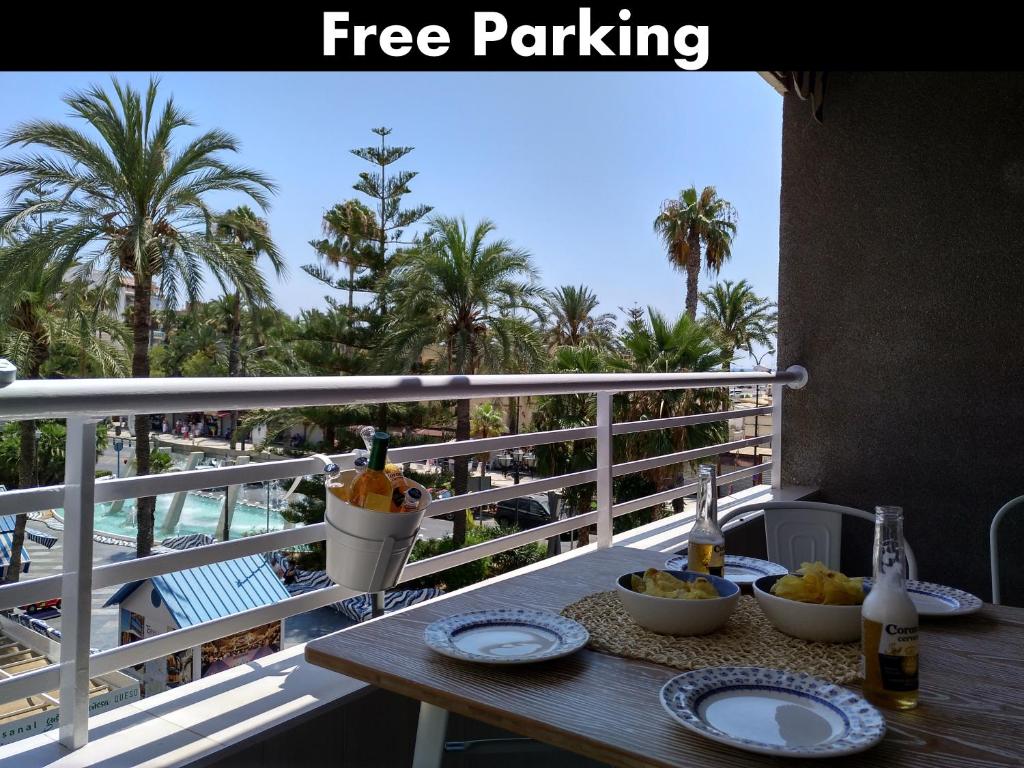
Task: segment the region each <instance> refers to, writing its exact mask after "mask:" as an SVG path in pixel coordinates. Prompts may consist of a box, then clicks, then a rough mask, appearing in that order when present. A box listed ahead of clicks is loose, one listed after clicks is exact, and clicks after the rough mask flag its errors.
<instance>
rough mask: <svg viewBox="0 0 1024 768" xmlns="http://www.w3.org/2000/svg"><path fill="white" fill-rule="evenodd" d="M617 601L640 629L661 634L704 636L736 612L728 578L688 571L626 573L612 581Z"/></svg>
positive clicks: (735, 596) (736, 591)
mask: <svg viewBox="0 0 1024 768" xmlns="http://www.w3.org/2000/svg"><path fill="white" fill-rule="evenodd" d="M615 585H616V587H617V588H618V593H619V599H620V600H622V604H623V606H624V607H625V608H626V611H627V612H628V613H629V615H630V616H631V617H632V618H633V620H634V621H635V622H636V623H637V624H639V625H640V626H642V627H644V628H646V629H649V630H651V631H652V632H658V633H660V634H664V635H706V634H707V633H709V632H714V631H715V630H716V629H718V628H719V627H720V626H722V624H724V623H725V622H726V621H727V620H728V618H729V616H730V615H732V612H733V611H734V610H735V609H736V602H737V601H738V600H739V596H740V590H739V587H737V586H736V585H735V584H733V583H732V582H731V581H729V580H728V579H723V578H719V577H718V576H709V575H708V574H706V573H693V572H691V571H659V570H657V569H654V568H648V569H647V570H646V571H639V572H634V573H626V574H623V575H622V576H620V577H619V578H618V580H617V581H616V584H615Z"/></svg>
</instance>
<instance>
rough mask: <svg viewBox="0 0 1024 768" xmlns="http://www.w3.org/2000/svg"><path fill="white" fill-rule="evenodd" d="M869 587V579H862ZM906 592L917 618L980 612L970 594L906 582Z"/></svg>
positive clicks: (979, 601)
mask: <svg viewBox="0 0 1024 768" xmlns="http://www.w3.org/2000/svg"><path fill="white" fill-rule="evenodd" d="M864 586H866V587H868V586H871V579H864ZM907 592H908V593H909V594H910V599H911V600H912V601H913V603H914V607H916V608H917V615H918V616H966V615H967V614H969V613H977V612H978V611H980V610H981V606H982V601H981V598H980V597H975V596H974V595H972V594H971V593H970V592H964V591H963V590H960V589H955V588H953V587H945V586H943V585H942V584H932V583H931V582H928V581H909V580H908V581H907Z"/></svg>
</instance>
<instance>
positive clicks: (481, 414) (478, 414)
mask: <svg viewBox="0 0 1024 768" xmlns="http://www.w3.org/2000/svg"><path fill="white" fill-rule="evenodd" d="M504 426H505V415H504V414H503V413H502V412H501V411H499V410H498V409H497V408H495V407H494V405H493V404H492V403H481V404H480V405H478V406H477V407H476V408H474V409H473V413H472V414H471V415H470V417H469V430H470V434H471V435H472V436H473V437H484V438H486V437H491V436H492V435H500V434H501V430H502V428H503V427H504ZM486 468H487V454H481V456H480V477H483V476H484V470H485V469H486Z"/></svg>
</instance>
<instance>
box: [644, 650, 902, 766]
mask: <svg viewBox="0 0 1024 768" xmlns="http://www.w3.org/2000/svg"><path fill="white" fill-rule="evenodd" d="M730 689H755V690H756V689H760V690H765V689H766V690H774V691H778V692H781V693H786V694H788V695H796V696H803V697H805V698H810V699H813V700H816V701H818V702H819V703H820V704H822V705H823V706H826V707H828V708H829V709H831V710H833V711H834V712H837V713H839V715H840V717H841V718H842V720H843V721H844V723H845V724H846V726H847V732H846V733H844V734H843V735H842V736H840V737H839V738H837V739H833V740H831V741H828V742H825V743H824V744H818V745H814V746H809V747H789V746H784V745H778V744H768V743H765V742H763V741H758V740H757V739H746V738H742V737H737V736H731V735H729V734H727V733H725V732H724V731H720V730H718V729H717V728H715V727H714V726H712V725H711V724H709V723H707V722H705V721H704V720H703V718H701V716H700V714H699V710H698V709H697V707H698V706H699V704H700V702H701V701H703V700H706V699H707V698H708V697H709V696H711V695H713V694H714V692H715V691H716V690H719V691H726V690H730ZM659 700H660V701H661V706H662V708H663V709H664V710H665V711H666V712H667V713H668V715H669V716H670V717H671V718H672V719H673V720H675V721H676V722H677V723H679V724H680V725H682V726H683V727H684V728H686V729H687V730H689V731H691V732H693V733H697V734H699V735H701V736H704V737H706V738H709V739H711V740H713V741H717V742H719V743H721V744H727V745H730V746H733V747H737V748H739V749H743V750H745V751H748V752H755V753H758V754H763V755H778V756H784V757H801V758H802V757H808V758H813V757H829V756H838V755H850V754H854V753H856V752H862V751H864V750H866V749H869V748H870V747H873V746H874V745H875V744H877V743H878V742H879V741H881V740H882V737H883V736H885V731H886V726H885V717H884V715H882V713H881V712H880V711H879V710H878V709H877V708H876V707H874V706H873V705H872V704H871V703H869V702H868V701H867V700H866V699H864V697H863V696H861V695H860V694H858V693H855V692H854V691H851V690H850V689H848V688H844V687H843V686H841V685H837V684H835V683H830V682H828V681H827V680H822V679H821V678H817V677H814V676H813V675H809V674H807V673H806V672H789V671H786V670H782V669H773V668H771V667H749V666H748V667H737V666H723V667H706V668H704V669H698V670H692V671H690V672H683V673H682V674H679V675H676V676H675V677H673V678H672V679H670V680H669V681H668V682H667V683H665V685H664V686H662V688H661V691H660V692H659ZM854 707H856V709H853V708H854Z"/></svg>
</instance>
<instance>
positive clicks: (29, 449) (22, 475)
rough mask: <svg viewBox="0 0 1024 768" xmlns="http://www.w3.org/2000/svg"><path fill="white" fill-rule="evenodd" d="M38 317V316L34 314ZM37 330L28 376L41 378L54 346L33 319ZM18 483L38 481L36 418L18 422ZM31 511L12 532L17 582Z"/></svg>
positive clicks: (11, 569)
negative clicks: (44, 364)
mask: <svg viewBox="0 0 1024 768" xmlns="http://www.w3.org/2000/svg"><path fill="white" fill-rule="evenodd" d="M32 319H34V318H32ZM30 327H32V328H33V329H34V330H33V337H32V350H31V358H30V362H29V366H28V370H27V371H26V372H25V373H26V378H28V379H38V378H39V372H40V371H41V370H42V369H43V363H44V362H46V358H48V357H49V356H50V348H49V346H48V345H47V343H46V340H45V336H44V335H43V332H42V329H41V328H39V326H38V324H36V323H31V324H30ZM18 433H19V434H18V436H19V441H18V442H19V445H18V487H19V488H34V487H35V486H36V485H38V478H37V476H36V422H35V421H31V420H29V421H22V422H20V423H19V424H18ZM27 525H28V515H24V514H22V515H17V516H16V517H15V518H14V532H13V533H12V534H11V561H10V563H8V565H7V578H6V581H8V582H14V581H18V579H20V578H21V548H22V546H23V545H24V544H25V528H26V526H27Z"/></svg>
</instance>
